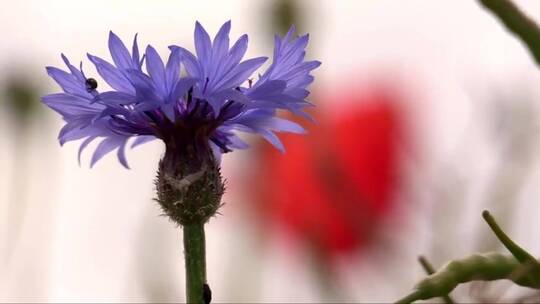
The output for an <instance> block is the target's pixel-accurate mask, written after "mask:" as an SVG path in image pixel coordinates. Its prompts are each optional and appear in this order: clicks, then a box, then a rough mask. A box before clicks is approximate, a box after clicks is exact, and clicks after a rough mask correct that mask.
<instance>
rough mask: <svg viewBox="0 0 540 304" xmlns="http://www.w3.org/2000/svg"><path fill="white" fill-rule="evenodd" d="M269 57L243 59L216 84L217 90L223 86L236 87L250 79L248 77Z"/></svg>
mask: <svg viewBox="0 0 540 304" xmlns="http://www.w3.org/2000/svg"><path fill="white" fill-rule="evenodd" d="M267 59H268V58H267V57H257V58H253V59H248V60H246V61H243V62H242V63H240V64H239V65H238V66H236V67H235V68H234V69H233V70H232V71H231V72H230V73H228V74H227V75H226V76H224V77H223V79H222V80H221V81H220V82H219V83H218V84H216V90H220V89H222V88H235V87H237V86H239V85H240V84H242V83H243V82H244V81H246V80H247V79H248V77H249V76H250V75H251V74H253V72H255V70H257V69H258V68H259V67H260V66H261V65H262V64H263V63H264V62H265V61H266V60H267Z"/></svg>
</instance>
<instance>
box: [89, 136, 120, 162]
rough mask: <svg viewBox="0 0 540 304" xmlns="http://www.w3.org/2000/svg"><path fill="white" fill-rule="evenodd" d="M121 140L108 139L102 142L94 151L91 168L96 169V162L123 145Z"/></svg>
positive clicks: (115, 138) (117, 138)
mask: <svg viewBox="0 0 540 304" xmlns="http://www.w3.org/2000/svg"><path fill="white" fill-rule="evenodd" d="M121 140H122V139H121V138H119V137H107V138H105V139H104V140H102V141H101V142H100V143H99V145H98V146H97V148H96V151H94V154H93V155H92V160H91V161H90V168H92V167H94V165H95V164H96V162H97V161H98V160H100V159H101V158H102V157H103V156H105V155H106V154H107V153H109V152H111V151H112V150H114V149H115V148H117V147H118V146H119V145H120V144H121Z"/></svg>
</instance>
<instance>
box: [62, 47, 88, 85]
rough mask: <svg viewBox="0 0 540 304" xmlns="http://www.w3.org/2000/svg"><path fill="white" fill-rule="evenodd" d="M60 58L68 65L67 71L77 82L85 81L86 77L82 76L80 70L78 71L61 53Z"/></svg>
mask: <svg viewBox="0 0 540 304" xmlns="http://www.w3.org/2000/svg"><path fill="white" fill-rule="evenodd" d="M61 56H62V60H64V63H65V64H66V66H67V67H68V69H69V71H70V72H71V75H73V76H74V77H75V78H76V79H77V81H78V82H79V83H85V82H86V77H84V75H83V74H82V72H81V71H79V70H78V69H77V68H76V67H74V66H73V65H72V64H71V63H70V62H69V60H68V59H67V57H66V56H65V55H64V54H62V55H61Z"/></svg>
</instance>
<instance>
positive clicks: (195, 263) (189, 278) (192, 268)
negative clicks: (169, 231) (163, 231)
mask: <svg viewBox="0 0 540 304" xmlns="http://www.w3.org/2000/svg"><path fill="white" fill-rule="evenodd" d="M183 230H184V257H185V263H186V302H187V303H192V304H204V297H203V291H204V284H205V283H206V249H205V237H204V224H203V223H190V224H187V225H184V226H183Z"/></svg>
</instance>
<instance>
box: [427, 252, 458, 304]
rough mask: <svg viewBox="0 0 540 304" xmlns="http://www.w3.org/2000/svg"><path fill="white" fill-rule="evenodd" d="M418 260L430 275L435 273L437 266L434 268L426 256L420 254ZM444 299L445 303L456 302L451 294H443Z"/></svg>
mask: <svg viewBox="0 0 540 304" xmlns="http://www.w3.org/2000/svg"><path fill="white" fill-rule="evenodd" d="M418 262H420V265H422V268H424V271H425V272H426V273H427V274H428V275H432V274H434V273H435V268H433V265H431V263H430V262H429V261H428V260H427V259H426V257H424V256H422V255H421V256H419V257H418ZM442 298H443V300H444V303H446V304H454V303H455V302H454V300H453V299H452V298H451V297H450V295H449V294H445V295H443V296H442Z"/></svg>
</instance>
